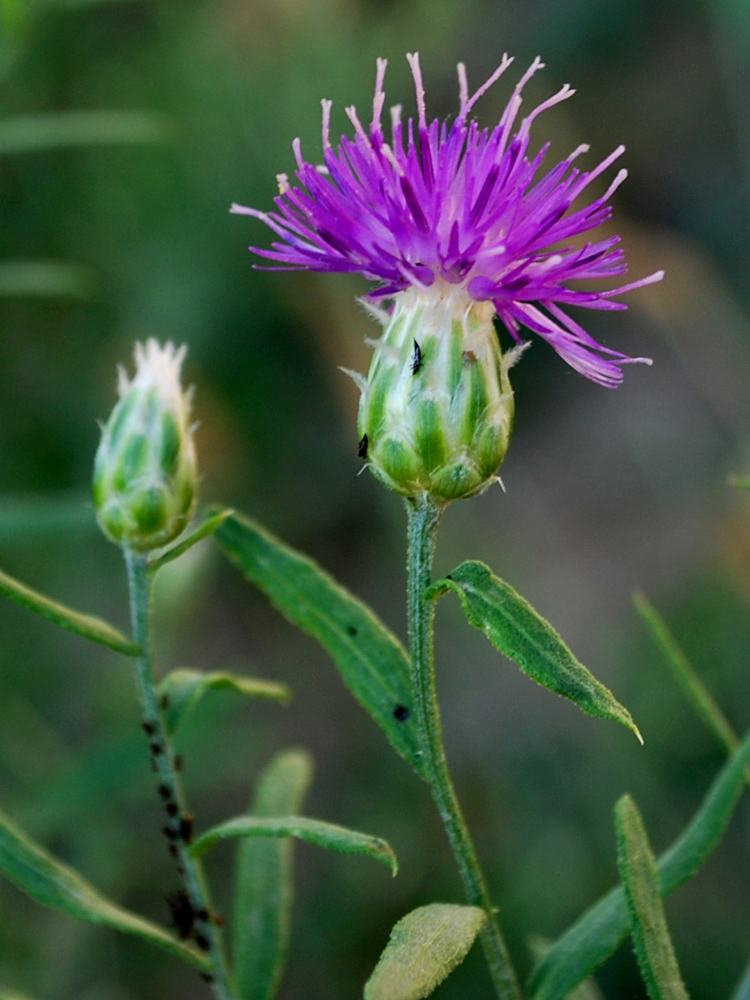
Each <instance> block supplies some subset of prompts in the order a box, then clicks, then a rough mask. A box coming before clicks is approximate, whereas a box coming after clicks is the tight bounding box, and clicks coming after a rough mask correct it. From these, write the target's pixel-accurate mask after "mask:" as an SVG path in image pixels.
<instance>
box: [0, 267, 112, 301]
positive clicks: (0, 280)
mask: <svg viewBox="0 0 750 1000" xmlns="http://www.w3.org/2000/svg"><path fill="white" fill-rule="evenodd" d="M95 288H96V277H95V273H94V271H92V269H91V268H90V267H85V266H84V265H83V264H67V263H66V262H65V261H62V260H6V261H2V263H0V296H4V297H5V298H10V297H18V296H25V297H26V296H28V297H33V298H69V299H90V298H91V297H92V295H93V293H94V289H95Z"/></svg>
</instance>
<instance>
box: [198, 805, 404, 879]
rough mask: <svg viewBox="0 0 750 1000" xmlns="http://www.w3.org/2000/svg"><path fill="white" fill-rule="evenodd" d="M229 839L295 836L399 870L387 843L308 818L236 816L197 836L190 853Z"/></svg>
mask: <svg viewBox="0 0 750 1000" xmlns="http://www.w3.org/2000/svg"><path fill="white" fill-rule="evenodd" d="M231 837H297V838H298V839H299V840H306V841H307V842H308V844H315V845H317V846H318V847H325V848H327V849H328V850H330V851H340V852H341V853H342V854H368V855H369V856H370V857H371V858H375V859H376V860H377V861H382V862H383V864H384V865H387V866H388V868H390V869H391V872H392V873H393V874H394V875H395V874H396V872H397V871H398V862H397V861H396V855H395V854H394V853H393V849H392V848H391V846H390V844H388V843H387V841H385V840H381V838H380V837H372V836H370V834H368V833H360V832H359V831H358V830H348V829H346V827H343V826H337V825H336V824H335V823H326V822H324V821H323V820H320V819H310V818H309V817H307V816H282V817H278V818H270V817H262V816H261V817H258V816H237V817H235V818H234V819H230V820H227V821H226V823H220V824H219V825H218V826H214V827H211V829H210V830H207V831H206V832H205V833H203V834H201V835H200V837H197V838H196V840H195V841H194V842H193V843H192V844H191V845H190V853H191V854H192V855H193V857H196V858H199V857H200V856H201V855H202V854H205V853H206V851H209V850H210V849H211V848H212V847H215V846H216V844H218V843H219V841H220V840H226V839H227V838H231Z"/></svg>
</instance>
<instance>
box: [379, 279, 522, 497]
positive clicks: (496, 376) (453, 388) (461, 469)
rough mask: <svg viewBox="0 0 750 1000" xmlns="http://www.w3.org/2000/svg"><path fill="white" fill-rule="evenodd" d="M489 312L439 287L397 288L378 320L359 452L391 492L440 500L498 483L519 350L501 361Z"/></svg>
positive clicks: (489, 306)
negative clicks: (381, 331)
mask: <svg viewBox="0 0 750 1000" xmlns="http://www.w3.org/2000/svg"><path fill="white" fill-rule="evenodd" d="M436 286H437V287H436ZM494 312H495V309H494V306H493V305H492V303H488V302H476V301H474V300H472V299H471V298H470V297H469V296H468V295H467V294H466V292H465V291H463V290H462V289H460V288H458V287H456V286H451V285H448V284H447V283H442V282H441V283H438V282H436V283H435V284H434V285H433V286H432V287H431V288H429V289H424V290H423V289H413V288H412V289H408V290H406V291H403V292H399V293H398V294H397V295H395V296H394V305H393V310H392V312H391V314H390V315H388V316H385V315H384V316H383V323H384V327H385V331H384V334H383V337H382V339H381V340H379V341H378V342H377V343H376V344H375V345H374V346H375V353H374V355H373V358H372V362H371V364H370V371H369V373H368V376H367V380H366V382H365V383H364V385H363V387H362V398H361V400H360V408H359V433H360V436H361V438H362V441H361V443H360V454H361V455H362V456H363V457H366V458H367V461H368V463H369V465H370V468H371V469H372V471H373V473H374V474H375V475H376V476H377V477H378V479H380V480H381V481H382V482H383V483H385V485H386V486H388V487H389V488H390V489H392V490H395V491H396V492H397V493H401V494H402V495H404V496H408V497H414V496H419V495H423V494H427V495H429V496H430V497H431V498H432V499H433V500H435V501H437V502H439V503H446V502H448V501H450V500H456V499H458V498H459V497H470V496H473V495H475V494H476V493H480V492H481V491H482V490H483V489H485V487H487V486H488V485H489V484H490V483H491V482H493V481H495V479H496V475H495V474H496V472H497V469H498V466H499V465H500V463H501V462H502V460H503V458H504V457H505V452H506V451H507V448H508V442H509V440H510V434H511V430H512V427H513V392H512V390H511V387H510V382H509V380H508V369H509V368H510V366H511V364H512V363H513V361H514V360H515V357H516V354H515V352H510V353H509V354H506V355H505V356H503V353H502V351H501V348H500V342H499V340H498V336H497V332H496V331H495V328H494V325H493V322H492V317H493V314H494Z"/></svg>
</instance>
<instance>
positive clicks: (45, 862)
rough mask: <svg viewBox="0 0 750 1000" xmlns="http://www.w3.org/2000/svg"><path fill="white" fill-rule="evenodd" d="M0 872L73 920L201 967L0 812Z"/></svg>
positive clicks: (192, 953)
mask: <svg viewBox="0 0 750 1000" xmlns="http://www.w3.org/2000/svg"><path fill="white" fill-rule="evenodd" d="M0 872H2V873H3V874H4V875H5V876H6V877H7V878H8V879H10V881H11V882H13V883H14V884H15V885H16V886H18V888H19V889H20V890H21V891H22V892H25V893H26V895H27V896H30V897H31V898H32V899H34V900H36V902H37V903H41V904H42V906H49V907H51V908H52V909H55V910H62V912H63V913H67V914H69V915H70V916H72V917H78V919H79V920H88V921H89V922H91V923H94V924H102V925H103V926H105V927H110V928H112V929H113V930H116V931H122V932H123V933H125V934H134V935H135V936H136V937H140V938H143V939H144V940H145V941H148V942H150V943H151V944H154V945H157V946H158V947H159V948H163V949H165V950H166V951H168V952H170V953H171V954H172V955H174V956H176V957H177V958H181V959H182V960H183V961H184V962H188V963H189V964H191V965H193V966H195V967H196V968H198V969H201V970H203V971H208V970H209V968H210V960H209V959H208V958H207V957H206V956H205V955H204V954H202V953H201V952H199V951H198V950H197V949H195V948H192V947H191V946H190V945H188V944H185V943H184V942H182V941H178V940H177V938H175V937H173V936H172V935H171V934H170V933H169V932H168V931H167V930H165V929H164V928H163V927H159V925H158V924H153V923H151V921H150V920H146V919H145V918H144V917H141V916H138V914H136V913H131V912H129V911H128V910H124V909H123V908H122V907H121V906H118V905H117V904H116V903H113V902H111V901H110V900H108V899H105V898H104V896H102V895H101V894H100V893H99V892H97V890H96V889H94V887H93V886H92V885H90V884H89V883H88V882H86V881H85V879H84V878H83V877H82V876H81V875H79V874H78V872H76V871H73V869H72V868H69V867H68V866H67V865H65V864H63V862H62V861H58V859H57V858H55V857H53V856H52V855H51V854H49V853H48V852H47V851H45V850H44V848H43V847H41V846H40V845H39V844H37V843H35V842H34V841H33V840H32V839H31V838H30V837H28V836H27V835H26V834H25V833H24V832H23V831H22V830H21V829H19V827H18V826H16V824H15V823H14V822H13V821H12V820H11V819H9V818H8V817H7V816H6V815H5V814H4V813H2V812H0Z"/></svg>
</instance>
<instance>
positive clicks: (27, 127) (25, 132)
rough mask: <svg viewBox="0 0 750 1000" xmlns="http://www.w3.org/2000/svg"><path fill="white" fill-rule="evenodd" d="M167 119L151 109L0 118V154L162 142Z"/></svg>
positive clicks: (165, 140) (70, 112)
mask: <svg viewBox="0 0 750 1000" xmlns="http://www.w3.org/2000/svg"><path fill="white" fill-rule="evenodd" d="M169 135H170V122H169V119H168V118H167V117H166V115H161V114H157V113H156V112H153V111H57V112H52V113H49V114H33V115H15V116H14V117H12V118H3V119H0V156H9V155H12V154H18V153H37V152H47V151H48V150H52V149H69V148H75V147H80V146H111V145H133V144H136V145H141V144H147V145H154V144H158V145H163V144H164V143H166V142H168V141H169Z"/></svg>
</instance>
